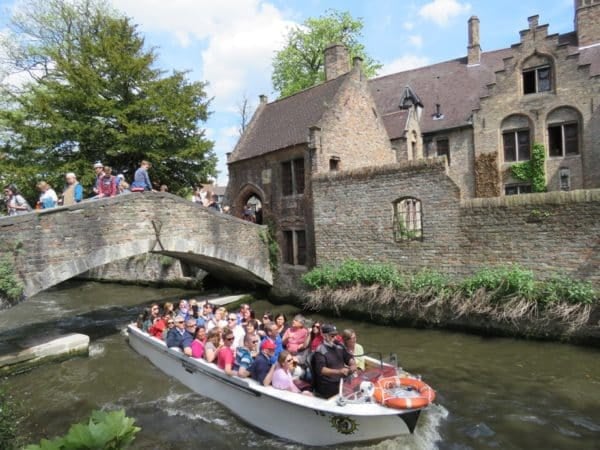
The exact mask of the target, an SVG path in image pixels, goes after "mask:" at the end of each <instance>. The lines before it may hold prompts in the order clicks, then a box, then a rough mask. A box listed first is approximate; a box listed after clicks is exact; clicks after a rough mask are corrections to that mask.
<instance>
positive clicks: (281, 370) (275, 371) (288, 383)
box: [267, 350, 312, 396]
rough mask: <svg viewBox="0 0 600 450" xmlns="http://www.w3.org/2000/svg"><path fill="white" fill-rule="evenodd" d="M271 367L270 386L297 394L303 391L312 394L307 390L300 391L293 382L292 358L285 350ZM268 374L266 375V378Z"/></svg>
mask: <svg viewBox="0 0 600 450" xmlns="http://www.w3.org/2000/svg"><path fill="white" fill-rule="evenodd" d="M273 367H274V368H271V372H272V375H271V386H273V387H274V388H275V389H281V390H283V391H290V392H294V393H297V394H300V393H303V394H305V395H310V396H312V393H311V392H309V391H305V392H302V391H301V390H300V388H298V386H296V384H295V383H294V378H293V376H292V372H293V371H294V358H293V357H292V355H291V354H290V352H288V351H287V350H284V351H282V352H281V353H280V354H279V357H278V358H277V364H276V365H274V366H273ZM268 377H269V375H267V378H268Z"/></svg>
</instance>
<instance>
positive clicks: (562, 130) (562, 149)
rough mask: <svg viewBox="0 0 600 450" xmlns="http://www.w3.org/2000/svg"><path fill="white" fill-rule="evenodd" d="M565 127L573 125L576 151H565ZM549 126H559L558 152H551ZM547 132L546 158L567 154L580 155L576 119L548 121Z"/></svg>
mask: <svg viewBox="0 0 600 450" xmlns="http://www.w3.org/2000/svg"><path fill="white" fill-rule="evenodd" d="M565 127H573V128H574V129H575V132H576V133H575V146H576V152H568V151H567V136H566V133H565ZM551 128H554V129H556V128H559V129H560V154H553V151H552V145H551V144H552V143H551V142H550V140H551V131H550V129H551ZM546 130H547V132H548V158H565V157H567V156H577V155H580V154H581V152H580V150H579V122H578V121H568V122H559V123H549V124H548V126H547V128H546Z"/></svg>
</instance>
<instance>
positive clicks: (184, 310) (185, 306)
mask: <svg viewBox="0 0 600 450" xmlns="http://www.w3.org/2000/svg"><path fill="white" fill-rule="evenodd" d="M175 315H176V316H182V317H184V318H185V319H186V320H187V319H189V318H190V317H191V315H190V305H189V303H188V301H187V300H185V299H183V298H182V299H181V300H179V304H178V306H177V310H176V311H175Z"/></svg>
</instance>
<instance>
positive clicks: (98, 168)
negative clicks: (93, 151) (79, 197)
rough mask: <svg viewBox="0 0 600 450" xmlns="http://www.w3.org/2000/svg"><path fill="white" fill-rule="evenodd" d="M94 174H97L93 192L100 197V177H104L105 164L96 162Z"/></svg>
mask: <svg viewBox="0 0 600 450" xmlns="http://www.w3.org/2000/svg"><path fill="white" fill-rule="evenodd" d="M94 173H95V174H96V178H95V179H94V187H93V188H92V190H93V191H94V194H96V195H98V190H99V187H98V184H99V181H100V177H101V176H102V175H104V164H102V163H101V162H100V161H96V162H95V163H94ZM93 198H96V197H93Z"/></svg>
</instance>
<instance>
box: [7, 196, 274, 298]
mask: <svg viewBox="0 0 600 450" xmlns="http://www.w3.org/2000/svg"><path fill="white" fill-rule="evenodd" d="M266 236H267V229H266V227H264V226H260V225H255V224H253V223H249V222H244V221H242V220H240V219H237V218H235V217H232V216H228V215H224V214H221V213H218V212H215V211H212V210H209V209H206V208H203V207H201V206H199V205H197V204H195V203H192V202H190V201H187V200H184V199H182V198H180V197H177V196H175V195H171V194H167V193H155V192H145V193H132V194H128V195H121V196H118V197H114V198H109V199H101V200H89V201H84V202H83V203H81V204H78V205H75V206H69V207H60V208H54V209H49V210H43V211H40V212H34V213H30V214H24V215H21V216H15V217H5V218H2V219H0V251H1V252H2V254H3V255H5V256H8V257H9V258H10V259H11V260H12V262H13V264H14V267H15V269H16V273H17V275H18V276H19V277H20V279H21V280H22V282H23V284H24V286H25V291H24V293H25V296H26V297H29V296H31V295H34V294H35V293H37V292H40V291H42V290H44V289H47V288H49V287H52V286H54V285H56V284H58V283H60V282H61V281H64V280H68V279H69V278H72V277H74V276H76V275H78V274H80V273H83V272H86V271H88V270H90V269H93V268H95V267H98V266H102V265H104V264H107V263H110V262H113V261H117V260H119V259H123V258H129V257H132V256H136V255H141V254H145V253H149V252H152V253H159V254H163V255H168V256H171V257H174V258H177V259H180V260H182V261H183V262H185V263H188V264H192V265H195V266H198V267H200V268H202V269H204V270H206V271H207V272H209V273H210V274H211V275H212V276H214V277H215V278H218V279H221V280H223V281H225V282H235V283H238V284H240V283H241V284H248V285H254V286H256V285H266V286H270V285H271V284H272V282H273V274H272V272H271V270H270V268H269V254H268V249H267V242H266Z"/></svg>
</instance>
